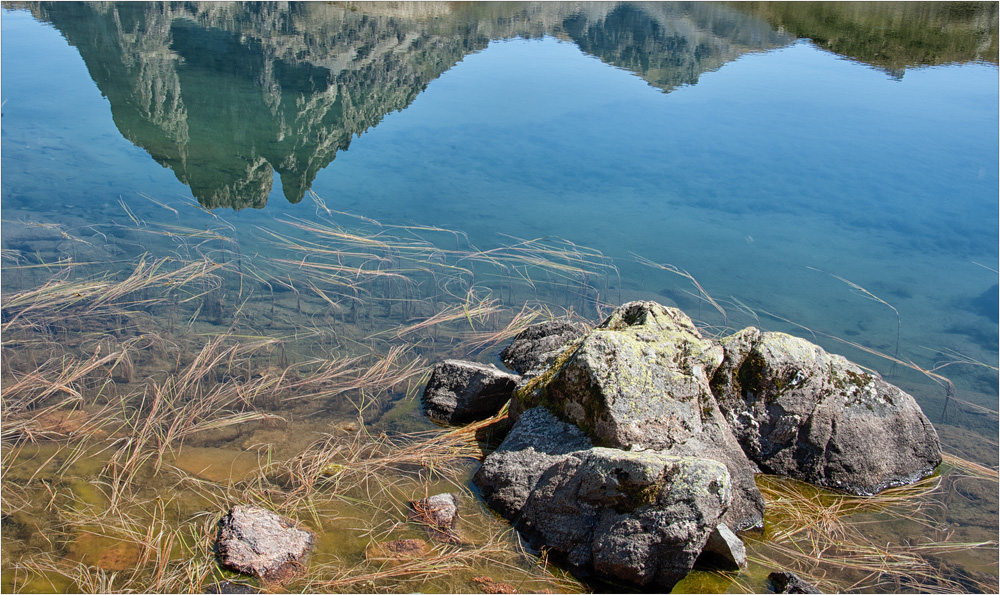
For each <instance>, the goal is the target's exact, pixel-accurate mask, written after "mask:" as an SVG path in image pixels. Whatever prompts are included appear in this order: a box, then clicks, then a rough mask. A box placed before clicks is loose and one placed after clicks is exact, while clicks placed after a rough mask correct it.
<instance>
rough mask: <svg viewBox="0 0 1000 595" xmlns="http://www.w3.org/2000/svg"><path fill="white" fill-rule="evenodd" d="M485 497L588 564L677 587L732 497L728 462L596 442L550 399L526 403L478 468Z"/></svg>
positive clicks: (610, 574)
mask: <svg viewBox="0 0 1000 595" xmlns="http://www.w3.org/2000/svg"><path fill="white" fill-rule="evenodd" d="M475 481H476V484H477V485H478V486H479V487H480V489H481V490H482V493H483V496H484V497H485V498H486V501H487V502H488V503H489V504H490V506H492V507H493V508H494V509H495V510H497V511H499V512H501V514H503V515H504V516H505V517H506V518H508V519H509V520H510V521H511V522H512V523H514V525H515V526H516V527H517V528H518V529H519V530H520V531H521V532H522V534H524V535H525V536H526V537H527V538H528V539H529V541H531V542H532V543H533V544H534V545H536V546H540V545H545V546H547V547H548V548H549V549H550V551H554V552H555V553H557V554H559V555H561V556H562V557H563V558H564V559H565V560H566V561H567V562H568V563H569V564H570V565H571V566H572V567H573V568H575V569H576V570H577V571H579V572H581V573H582V574H596V575H598V576H601V577H604V578H609V579H612V580H619V581H623V582H627V583H632V584H637V585H642V586H649V585H655V586H657V587H659V588H664V589H669V588H670V587H672V586H673V585H674V584H675V583H676V582H677V581H678V580H680V579H681V578H683V577H684V576H685V575H686V574H687V573H688V572H689V571H690V570H691V568H692V566H693V565H694V562H695V560H696V559H697V557H698V555H699V554H700V553H701V550H702V547H703V546H704V544H705V542H706V541H707V540H708V538H709V535H710V534H711V533H712V531H713V530H714V528H715V527H716V525H717V524H718V522H719V519H720V518H721V517H722V515H723V514H724V513H725V511H726V510H727V508H728V506H729V504H730V502H731V499H732V488H731V481H730V478H729V473H728V471H727V470H726V467H725V465H723V464H721V463H719V462H717V461H712V460H708V459H697V458H693V457H676V456H671V455H667V454H664V453H662V452H657V451H642V452H627V451H624V450H619V449H612V448H600V447H592V446H591V445H590V441H589V440H588V439H587V438H586V437H585V436H584V435H583V433H582V432H581V431H580V430H579V428H577V427H576V426H574V425H572V424H569V423H566V422H563V421H560V420H558V419H557V418H555V417H554V416H553V415H552V414H551V413H549V412H548V411H547V410H545V409H544V408H542V407H537V408H534V409H531V410H529V411H527V412H525V413H524V415H522V416H521V418H520V419H519V420H518V422H517V423H516V424H515V425H514V427H513V428H512V429H511V432H510V434H509V435H508V436H507V438H506V440H504V442H503V444H501V446H500V448H499V449H497V450H496V451H495V452H494V453H493V454H491V455H490V456H488V457H487V458H486V460H485V461H484V463H483V467H482V468H481V469H480V471H479V472H478V473H477V474H476V477H475Z"/></svg>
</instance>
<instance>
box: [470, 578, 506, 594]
mask: <svg viewBox="0 0 1000 595" xmlns="http://www.w3.org/2000/svg"><path fill="white" fill-rule="evenodd" d="M472 580H474V581H476V582H477V583H479V588H480V589H482V591H483V593H489V594H496V593H517V589H515V588H514V586H513V585H511V584H510V583H498V582H497V581H495V580H493V579H491V578H490V577H488V576H475V577H473V578H472Z"/></svg>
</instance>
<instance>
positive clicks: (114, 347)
mask: <svg viewBox="0 0 1000 595" xmlns="http://www.w3.org/2000/svg"><path fill="white" fill-rule="evenodd" d="M147 198H148V197H147ZM150 200H152V201H153V202H154V203H156V204H157V205H159V206H160V207H162V208H164V209H167V210H171V211H175V210H174V209H173V208H172V207H168V206H166V205H164V204H162V203H159V202H157V201H155V200H153V199H150ZM314 200H315V201H316V204H317V213H318V215H319V216H318V217H317V218H316V219H315V220H312V221H305V220H300V219H291V220H288V221H285V222H279V223H276V224H275V226H274V227H273V228H270V229H266V230H265V229H259V230H257V232H258V233H259V234H260V235H263V236H264V237H265V238H266V239H267V240H268V241H269V242H270V244H271V247H272V248H273V250H272V251H269V253H268V257H267V258H264V257H260V256H258V257H256V258H249V257H247V256H245V255H244V254H242V252H241V248H240V241H237V238H238V233H237V230H236V229H235V228H234V227H233V226H231V225H229V224H228V223H226V222H224V221H223V220H221V219H219V218H218V217H217V216H215V215H212V214H210V213H208V214H206V215H205V216H206V217H212V224H211V225H206V226H205V227H206V228H205V229H197V228H190V227H182V226H180V225H172V224H171V225H165V224H157V223H154V222H151V221H149V220H147V219H146V218H144V217H143V216H141V213H140V212H138V211H137V210H132V209H129V208H128V207H127V206H125V207H126V213H127V215H128V218H129V221H131V222H132V226H130V227H129V229H128V230H127V232H128V233H127V234H126V233H124V231H123V230H116V231H119V232H122V233H121V237H123V238H124V237H133V239H132V240H129V241H130V242H132V243H134V244H135V245H144V244H146V243H147V240H149V243H156V244H155V245H156V246H157V247H159V248H160V250H161V252H163V253H169V254H170V256H169V257H153V256H150V255H148V254H145V253H143V254H139V255H137V256H136V257H135V258H134V259H132V260H131V261H128V262H125V263H123V264H124V265H125V268H124V272H122V273H114V272H109V271H107V270H105V269H103V268H102V267H103V266H106V264H107V263H94V262H81V263H77V262H67V261H62V262H55V263H41V264H27V263H26V262H23V260H19V259H18V257H17V255H14V254H8V253H5V254H3V260H4V262H5V265H4V274H5V275H7V274H13V275H14V276H15V277H18V278H23V280H26V281H25V283H26V284H28V285H31V283H29V282H28V281H30V280H32V279H36V278H38V276H39V275H41V274H42V273H44V274H45V275H44V276H42V277H41V278H40V280H39V281H38V282H36V283H34V285H32V286H29V287H26V288H22V290H21V291H20V292H18V293H5V294H4V296H3V303H4V306H3V310H4V312H3V322H2V327H0V328H2V333H3V339H2V346H0V348H2V354H0V361H2V365H0V374H2V379H3V393H2V397H0V398H2V401H3V402H2V408H0V417H2V420H0V421H2V433H0V440H2V443H3V461H2V462H3V464H2V470H3V471H2V472H3V475H4V477H3V490H2V498H3V511H4V514H5V515H11V518H12V519H17V520H16V521H14V522H16V523H17V524H18V525H21V526H22V527H24V528H25V532H28V533H31V534H32V535H33V536H34V537H33V539H34V541H33V542H32V545H31V546H30V547H29V546H28V545H25V546H24V547H22V548H21V549H20V550H18V551H17V552H14V553H11V554H10V556H11V557H10V559H11V560H13V562H12V566H11V570H12V572H13V575H14V579H13V585H14V589H15V590H53V591H80V592H132V591H135V592H140V591H142V592H146V591H155V592H180V591H191V592H202V591H204V589H205V587H206V586H208V584H210V582H211V581H212V580H215V579H217V578H218V577H219V576H221V575H220V573H219V571H218V568H217V565H216V562H215V560H214V558H213V555H212V553H211V547H212V542H213V540H214V531H215V522H216V521H217V520H218V518H219V515H221V513H222V512H224V510H225V509H226V508H227V507H229V506H232V505H234V504H237V503H255V504H258V505H262V506H266V507H268V508H271V509H273V510H276V511H278V512H280V513H282V514H284V515H286V516H290V517H292V518H295V519H298V520H300V521H302V522H303V523H305V524H308V525H309V526H310V528H311V529H313V530H314V531H316V532H318V533H319V534H320V535H326V534H336V535H341V534H344V535H347V534H351V535H356V536H357V535H360V536H362V537H363V538H364V539H366V540H368V541H377V540H381V539H388V538H389V537H390V536H393V535H396V534H397V533H400V532H405V531H406V530H407V529H406V524H405V521H404V520H403V519H405V508H406V502H407V500H408V499H409V498H413V497H415V496H419V495H420V494H424V495H426V494H427V493H429V492H430V491H435V492H436V491H440V490H442V489H448V490H452V491H457V492H459V493H461V494H464V498H465V499H466V500H468V501H474V499H473V498H472V496H471V495H470V494H469V493H468V490H467V487H466V486H467V483H468V475H469V473H470V471H471V469H472V468H473V467H474V464H475V461H476V460H477V459H479V458H480V457H481V456H482V454H483V450H482V449H483V446H482V445H480V444H479V442H478V440H477V433H478V432H480V431H482V430H484V429H485V428H487V426H489V425H491V424H493V423H497V422H498V421H499V420H498V419H493V420H487V421H486V422H482V423H480V424H473V425H470V426H466V427H464V428H461V429H455V430H444V429H435V430H430V431H426V432H408V433H406V434H401V433H387V432H381V431H377V430H374V429H372V428H374V427H386V426H385V425H382V426H378V425H375V424H376V422H378V420H379V419H380V417H381V416H382V415H383V414H384V413H385V411H386V409H387V408H388V406H389V405H390V404H391V403H397V404H399V405H402V406H405V405H410V406H412V404H413V401H414V399H415V398H416V391H418V390H419V389H420V388H421V387H422V385H423V384H424V382H425V381H426V374H427V370H428V364H427V362H428V359H427V357H428V356H430V357H433V358H434V359H438V358H440V357H442V356H444V355H446V354H447V355H458V356H460V357H461V356H468V354H469V353H474V352H478V351H483V350H492V349H495V348H497V347H498V346H499V345H501V344H503V343H505V342H507V341H509V340H510V339H511V338H512V337H513V336H514V335H515V334H516V333H518V332H520V331H521V330H523V329H524V328H525V327H527V325H529V324H531V323H533V322H535V321H538V320H540V319H546V318H554V317H557V316H558V317H566V316H569V317H572V318H576V319H578V320H583V318H582V317H581V314H582V315H585V316H596V317H597V318H601V317H603V316H602V315H603V313H604V312H605V310H606V309H607V308H609V307H610V306H611V305H612V304H611V303H609V300H610V299H611V298H610V296H612V295H613V294H615V289H614V288H613V287H612V284H613V282H614V284H615V285H617V286H619V287H620V285H621V283H620V280H618V279H617V276H618V271H617V268H615V266H614V264H613V263H612V262H611V261H610V260H609V259H608V258H606V257H605V256H603V255H602V254H600V253H599V252H597V251H594V250H589V249H587V248H584V247H580V246H577V245H575V244H572V243H571V242H568V241H566V240H561V239H558V238H538V239H532V240H524V239H518V238H509V239H508V240H507V243H506V244H504V245H502V246H500V247H498V248H493V249H489V250H480V249H477V248H476V247H474V246H471V245H469V243H468V238H466V237H465V236H464V235H463V234H461V233H459V232H454V231H450V230H445V229H440V228H434V227H420V226H387V225H382V224H379V223H378V222H375V221H372V220H369V219H365V218H362V217H356V216H351V215H348V214H345V213H338V212H336V211H332V210H330V209H329V208H328V207H326V206H325V204H323V203H322V201H321V199H319V197H314ZM175 213H176V211H175ZM337 221H340V222H341V223H338V222H337ZM344 222H347V223H346V224H345V223H344ZM109 233H110V230H109ZM129 234H132V235H129ZM95 237H96V236H95ZM94 241H96V240H94ZM120 243H121V244H122V245H125V242H124V241H122V242H120ZM164 244H165V245H166V246H167V248H163V245H164ZM143 249H144V250H145V249H146V248H143ZM641 262H643V264H647V265H648V266H654V267H655V268H657V269H660V270H666V271H668V272H670V273H672V274H677V275H681V276H683V277H685V278H686V279H688V280H689V281H691V282H692V284H693V286H694V289H695V290H696V291H697V295H696V297H698V298H699V299H700V300H701V301H704V302H706V303H708V304H711V305H712V306H713V307H714V308H715V309H717V310H718V311H719V313H720V314H721V315H722V316H723V320H724V321H725V320H727V312H726V310H724V309H723V308H722V303H721V302H719V301H717V300H714V299H713V298H711V296H710V295H708V293H707V292H706V291H705V290H704V288H702V286H701V285H700V284H698V282H697V281H695V280H694V278H693V277H692V276H691V275H690V274H689V273H687V272H686V271H684V270H682V269H679V268H676V267H670V266H666V265H657V264H655V263H650V262H648V261H642V260H641ZM5 281H6V279H5ZM9 287H10V285H8V284H5V286H4V288H5V290H6V289H8V288H9ZM620 299H621V296H620V295H618V297H617V301H620ZM732 303H733V304H734V305H735V307H736V308H738V309H739V310H740V311H741V312H750V313H751V314H752V315H753V316H756V313H754V312H753V311H752V310H751V309H750V308H749V307H748V306H746V305H745V304H743V303H742V302H739V301H738V300H735V298H733V302H732ZM557 304H558V305H557ZM727 306H728V303H727ZM883 357H884V356H883ZM894 359H896V360H899V358H894ZM900 361H901V360H900ZM904 365H906V364H905V363H904ZM910 365H911V366H915V365H913V364H910ZM941 367H943V366H938V367H935V368H933V369H931V370H921V371H923V372H925V373H928V374H929V375H930V377H931V378H932V379H939V378H942V379H943V377H941V376H940V375H939V374H937V371H939V370H940V368H941ZM942 381H943V380H942ZM952 402H954V403H957V400H952ZM344 422H349V423H346V424H345V423H344ZM335 423H339V424H341V426H342V427H341V429H339V430H338V429H335V427H334V424H335ZM262 428H263V429H268V428H270V429H272V430H273V429H281V431H282V432H284V433H286V434H291V435H293V436H292V438H295V439H296V440H290V441H289V443H288V444H287V445H273V444H268V443H256V444H252V445H248V444H249V442H244V440H243V436H244V435H255V434H252V433H253V432H254V431H256V430H258V429H262ZM244 432H245V433H244ZM298 434H301V436H299V435H298ZM263 435H265V436H266V433H265V434H263ZM214 436H218V440H219V441H220V444H221V447H223V448H226V449H231V450H235V449H237V448H246V449H250V450H251V451H252V450H253V449H255V448H258V447H259V451H258V464H257V468H258V470H257V472H256V473H254V474H252V475H251V476H250V477H249V478H240V479H239V480H233V479H230V480H228V481H210V480H208V479H205V478H204V477H198V476H195V475H192V474H190V473H187V472H184V471H181V470H180V469H177V468H174V467H171V466H170V461H172V460H174V456H176V455H179V454H181V453H183V452H184V450H185V449H186V448H189V447H190V444H191V443H193V442H195V441H197V440H203V441H204V440H205V439H206V437H209V438H211V437H214ZM209 442H211V441H209ZM211 443H212V444H214V442H211ZM293 447H294V448H293ZM283 449H284V450H283ZM91 459H93V460H96V461H98V462H99V464H98V465H96V467H97V468H96V469H92V468H91V467H94V465H90V466H88V465H87V464H86V463H87V462H88V461H90V460H91ZM948 462H949V464H951V465H953V466H955V467H956V469H959V470H960V472H961V473H964V474H966V475H968V476H969V477H974V478H977V480H984V479H986V480H990V481H994V482H995V481H996V471H995V470H992V469H988V468H985V467H981V466H974V465H972V464H967V463H965V462H963V461H961V460H959V459H949V460H948ZM956 472H958V471H956ZM12 474H13V475H12ZM175 476H176V477H177V479H173V478H174V477H175ZM10 477H16V478H17V480H16V481H9V478H10ZM166 478H171V479H170V480H169V481H167V479H166ZM81 483H82V484H86V485H88V486H90V487H91V488H92V489H94V490H97V491H98V492H99V496H95V498H93V499H85V498H83V497H81V496H80V495H79V494H78V493H76V491H75V490H77V487H78V486H79V485H81ZM74 486H77V487H74ZM762 488H763V489H765V491H766V494H765V495H766V496H767V498H768V502H769V511H770V512H769V519H770V520H771V521H772V525H771V534H770V535H769V540H768V541H766V542H763V543H761V544H757V545H756V546H755V549H754V551H755V552H756V554H755V556H756V561H757V562H758V563H761V564H764V563H767V564H781V565H783V567H788V568H791V569H795V570H797V571H800V572H801V573H802V574H804V575H805V576H809V577H811V578H814V579H815V580H817V581H819V582H820V584H822V585H825V586H827V587H830V588H837V589H865V588H886V585H901V586H903V585H904V583H905V585H914V584H916V585H918V586H919V587H920V588H927V589H946V588H955V586H956V584H957V583H953V582H948V580H945V579H941V578H940V577H938V576H936V575H935V567H934V566H933V565H932V564H931V563H930V562H929V561H928V560H929V559H931V558H932V557H933V556H935V555H938V554H940V553H941V552H948V551H953V550H961V549H962V548H963V547H965V548H968V547H994V546H993V545H989V544H987V545H982V544H960V543H952V542H951V541H949V540H947V539H944V538H941V539H938V540H937V541H928V542H923V543H919V544H903V543H899V544H890V545H889V546H883V545H882V544H874V543H872V542H871V540H866V538H865V534H864V532H865V530H866V527H868V526H869V523H874V522H875V520H884V519H886V518H888V519H897V518H900V517H905V518H906V519H907V522H911V523H912V522H914V520H916V521H917V522H919V523H924V524H923V525H921V527H922V529H921V533H923V534H927V535H935V536H936V535H937V532H936V527H935V525H934V523H933V515H929V511H932V510H933V509H934V506H935V503H934V497H935V496H934V494H935V492H934V489H935V486H934V485H932V482H930V483H922V484H920V485H918V486H915V487H912V488H906V489H900V490H898V491H892V490H890V491H888V492H886V493H885V494H884V495H883V496H880V497H879V498H878V499H869V500H863V501H862V500H858V499H851V498H849V497H845V496H837V495H831V494H829V493H818V492H809V491H808V490H804V489H803V488H801V487H794V486H792V487H789V485H788V484H785V483H780V484H779V483H775V484H774V485H762ZM772 516H773V518H772ZM476 519H477V523H478V522H480V521H481V523H480V524H481V525H482V527H481V528H480V530H479V531H478V532H476V531H473V533H472V535H471V537H470V539H469V540H468V543H466V544H463V545H461V546H445V545H440V546H437V547H435V548H434V549H433V550H432V551H431V553H430V554H429V555H427V556H425V557H423V558H420V559H415V560H406V561H402V562H396V561H387V560H379V559H377V558H372V559H365V558H364V557H363V553H362V552H361V551H355V552H353V553H339V554H337V556H336V557H334V556H332V555H329V554H317V557H318V560H317V561H316V562H315V563H310V567H309V568H308V571H307V572H306V574H305V575H304V576H303V577H302V578H301V581H300V582H299V583H297V584H296V585H294V588H297V589H302V590H313V591H352V590H353V591H393V590H404V591H406V590H415V589H418V588H427V589H449V588H450V589H454V588H455V585H456V584H462V583H459V582H456V581H458V580H460V577H464V576H465V575H466V574H467V575H468V579H469V581H472V579H473V577H475V576H478V575H481V574H486V573H492V572H503V573H505V574H504V576H503V577H501V578H502V580H504V581H507V582H510V583H511V584H514V585H515V586H516V588H518V590H520V591H522V592H523V591H539V590H543V589H552V590H569V591H579V590H581V589H583V587H582V585H580V584H579V583H575V582H573V581H571V580H567V579H565V577H563V576H561V575H559V574H557V573H553V572H550V570H549V569H548V568H546V567H532V563H533V562H532V561H537V558H535V557H533V556H531V555H529V554H528V553H526V552H524V551H522V550H520V549H519V544H518V541H517V539H516V537H515V536H514V535H512V534H510V533H509V532H508V531H509V528H508V527H506V525H504V524H503V523H500V522H499V521H496V520H495V519H492V517H489V516H488V515H484V516H481V517H476ZM774 519H782V520H779V521H774ZM31 523H34V525H33V528H32V529H31V531H28V529H27V528H26V527H27V526H28V525H29V524H31ZM5 539H6V536H5ZM88 540H91V541H93V542H94V543H102V544H105V545H106V544H112V545H113V547H110V546H109V547H110V549H114V550H115V551H119V552H123V555H125V554H127V555H128V556H131V557H130V558H128V559H129V560H130V561H131V564H130V565H129V566H127V567H116V566H115V563H114V562H113V561H109V560H104V561H101V559H100V557H99V556H97V557H96V558H95V557H94V556H93V555H91V554H86V555H84V554H80V555H76V554H74V555H68V554H69V553H71V552H74V551H77V550H79V551H77V553H79V552H82V551H83V545H81V544H86V543H87V542H88ZM101 540H106V541H101ZM7 543H8V542H7V541H5V545H6V544H7ZM74 544H75V545H74ZM74 548H77V550H74ZM106 549H108V548H106ZM362 549H363V548H362ZM5 555H6V553H5ZM74 556H75V557H74ZM119 566H120V565H119ZM484 569H486V570H484ZM843 577H850V581H851V584H845V582H844V579H843ZM886 581H888V582H886ZM897 581H898V582H897ZM906 581H910V582H906ZM46 585H48V586H46ZM468 585H469V588H470V589H471V588H477V587H476V585H475V584H474V583H473V582H468Z"/></svg>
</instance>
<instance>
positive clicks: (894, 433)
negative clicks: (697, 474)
mask: <svg viewBox="0 0 1000 595" xmlns="http://www.w3.org/2000/svg"><path fill="white" fill-rule="evenodd" d="M722 345H723V347H724V349H725V358H724V361H723V364H722V365H721V366H720V367H719V369H718V371H717V372H716V374H715V377H714V378H713V381H712V388H713V390H714V391H715V393H716V398H717V400H718V403H719V406H720V408H721V410H722V411H723V413H724V415H725V417H726V420H727V422H728V423H729V424H730V426H731V427H732V429H733V433H734V434H735V436H736V437H737V439H738V440H739V442H740V445H741V446H742V447H743V450H744V451H745V452H746V453H747V455H748V456H749V457H750V458H751V459H752V460H754V461H756V462H757V464H758V465H760V468H761V469H762V470H764V471H766V472H768V473H777V474H783V475H788V476H791V477H794V478H796V479H800V480H802V481H806V482H809V483H812V484H815V485H819V486H824V487H828V488H835V489H839V490H843V491H847V492H851V493H854V494H859V495H870V494H874V493H877V492H879V491H881V490H883V489H885V488H887V487H891V486H897V485H903V484H907V483H912V482H913V481H916V480H918V479H920V478H922V477H925V476H926V475H928V474H929V473H931V472H932V471H933V470H934V468H935V467H937V465H938V464H939V463H940V462H941V447H940V443H939V441H938V436H937V432H936V431H935V430H934V427H933V426H932V425H931V423H930V421H928V419H927V418H926V417H925V416H924V414H923V412H922V411H921V410H920V406H919V405H917V403H916V401H914V400H913V397H911V396H910V395H908V394H906V393H905V392H903V391H902V390H900V389H899V388H897V387H896V386H893V385H892V384H889V383H888V382H885V381H884V380H883V379H882V378H881V377H879V376H878V375H876V374H873V373H871V372H868V371H866V370H864V369H862V368H861V367H859V366H857V365H855V364H853V363H851V362H849V361H847V360H846V359H845V358H843V357H841V356H839V355H833V354H830V353H827V352H826V351H824V350H823V349H822V348H820V347H818V346H816V345H813V344H812V343H810V342H808V341H805V340H804V339H799V338H797V337H792V336H790V335H786V334H783V333H772V332H762V331H760V330H758V329H756V328H753V327H750V328H746V329H743V330H742V331H740V332H738V333H736V334H734V335H732V336H730V337H728V338H726V339H723V340H722Z"/></svg>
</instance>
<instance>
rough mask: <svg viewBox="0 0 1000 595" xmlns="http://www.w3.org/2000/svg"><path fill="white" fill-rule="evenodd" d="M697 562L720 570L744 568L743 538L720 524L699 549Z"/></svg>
mask: <svg viewBox="0 0 1000 595" xmlns="http://www.w3.org/2000/svg"><path fill="white" fill-rule="evenodd" d="M698 564H699V565H704V566H708V567H712V568H719V569H721V570H745V569H746V567H747V548H746V546H745V545H744V544H743V540H741V539H740V538H739V537H737V536H736V534H735V533H733V532H732V530H731V529H730V528H729V527H727V526H726V525H724V524H722V525H719V526H718V527H716V528H715V530H714V531H712V533H711V534H710V535H709V536H708V541H707V542H705V547H704V548H703V549H702V550H701V557H699V558H698Z"/></svg>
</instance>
